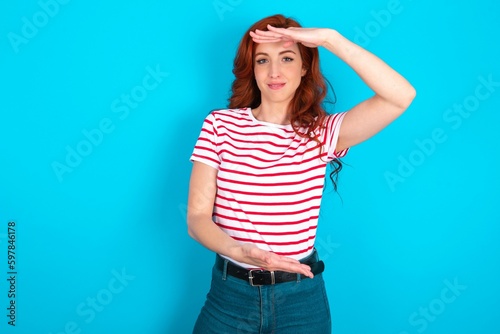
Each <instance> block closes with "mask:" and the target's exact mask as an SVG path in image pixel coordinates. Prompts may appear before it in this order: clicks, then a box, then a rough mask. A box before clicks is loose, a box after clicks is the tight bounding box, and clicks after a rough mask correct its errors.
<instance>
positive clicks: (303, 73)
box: [302, 67, 307, 76]
mask: <svg viewBox="0 0 500 334" xmlns="http://www.w3.org/2000/svg"><path fill="white" fill-rule="evenodd" d="M306 73H307V69H306V68H305V67H302V76H304V75H306Z"/></svg>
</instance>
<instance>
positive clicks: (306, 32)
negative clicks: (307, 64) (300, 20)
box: [250, 25, 331, 48]
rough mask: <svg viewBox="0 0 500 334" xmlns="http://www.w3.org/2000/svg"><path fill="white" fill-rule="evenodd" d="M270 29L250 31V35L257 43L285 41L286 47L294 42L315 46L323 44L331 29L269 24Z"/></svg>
mask: <svg viewBox="0 0 500 334" xmlns="http://www.w3.org/2000/svg"><path fill="white" fill-rule="evenodd" d="M267 29H269V30H268V31H264V30H259V29H257V30H255V31H250V36H251V37H252V39H253V41H254V42H255V43H276V42H285V44H284V47H287V46H290V45H292V44H293V43H301V44H302V45H304V46H307V47H310V48H315V47H318V46H321V45H323V44H324V43H325V42H326V40H327V37H328V33H329V31H330V30H331V29H323V28H298V27H290V28H286V29H285V28H275V27H273V26H271V25H267Z"/></svg>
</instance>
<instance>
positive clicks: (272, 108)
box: [252, 103, 290, 125]
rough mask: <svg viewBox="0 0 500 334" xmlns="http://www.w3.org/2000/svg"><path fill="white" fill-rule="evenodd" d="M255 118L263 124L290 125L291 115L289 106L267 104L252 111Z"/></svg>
mask: <svg viewBox="0 0 500 334" xmlns="http://www.w3.org/2000/svg"><path fill="white" fill-rule="evenodd" d="M252 113H253V116H254V117H255V118H256V119H258V120H259V121H261V122H267V123H273V124H280V125H288V124H290V113H289V112H288V106H285V105H284V104H265V103H261V105H260V106H258V107H257V108H255V109H253V110H252Z"/></svg>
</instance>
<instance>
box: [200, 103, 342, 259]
mask: <svg viewBox="0 0 500 334" xmlns="http://www.w3.org/2000/svg"><path fill="white" fill-rule="evenodd" d="M344 116H345V113H338V114H333V115H328V116H327V117H326V118H325V121H324V124H323V125H324V126H323V127H321V128H320V129H317V130H316V132H315V134H316V135H317V136H318V139H319V140H320V141H321V143H322V144H323V147H322V149H321V155H320V148H319V147H318V144H317V142H315V141H314V140H310V139H309V138H302V137H300V136H299V135H297V134H296V133H295V132H294V130H293V128H292V126H291V125H279V124H273V123H267V122H262V121H259V120H257V119H256V118H255V117H254V115H253V113H252V111H251V109H250V108H243V109H226V110H216V111H213V112H211V113H210V114H209V115H208V116H207V117H206V118H205V121H204V123H203V127H202V130H201V134H200V136H199V138H198V141H197V142H196V145H195V147H194V151H193V154H192V156H191V161H200V162H203V163H205V164H207V165H209V166H212V167H213V168H216V169H217V170H218V173H217V195H216V199H215V204H214V211H213V220H214V223H215V224H217V225H218V226H219V227H220V228H221V229H222V230H223V231H224V232H226V233H227V234H229V235H230V236H231V237H232V238H234V239H235V240H238V241H240V242H250V243H253V244H255V245H256V246H258V247H259V248H261V249H264V250H267V251H272V252H274V253H276V254H279V255H284V256H288V257H291V258H294V259H297V260H298V259H301V258H303V257H305V256H307V255H309V254H310V253H311V252H312V250H313V248H314V240H315V238H316V228H317V223H318V217H319V211H320V203H321V196H322V192H323V186H324V181H325V171H326V165H327V163H328V162H329V161H331V160H333V159H334V158H341V157H343V156H345V155H346V153H347V151H348V149H345V150H343V151H341V152H335V147H336V146H337V139H338V135H339V130H340V125H341V123H342V119H343V118H344ZM230 260H232V259H230ZM232 261H234V260H232ZM236 263H238V262H236ZM239 264H240V265H242V266H244V267H247V268H249V267H250V266H249V265H247V264H244V263H239Z"/></svg>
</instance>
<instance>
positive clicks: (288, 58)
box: [283, 57, 293, 62]
mask: <svg viewBox="0 0 500 334" xmlns="http://www.w3.org/2000/svg"><path fill="white" fill-rule="evenodd" d="M283 61H285V62H290V61H293V58H290V57H285V58H283Z"/></svg>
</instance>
